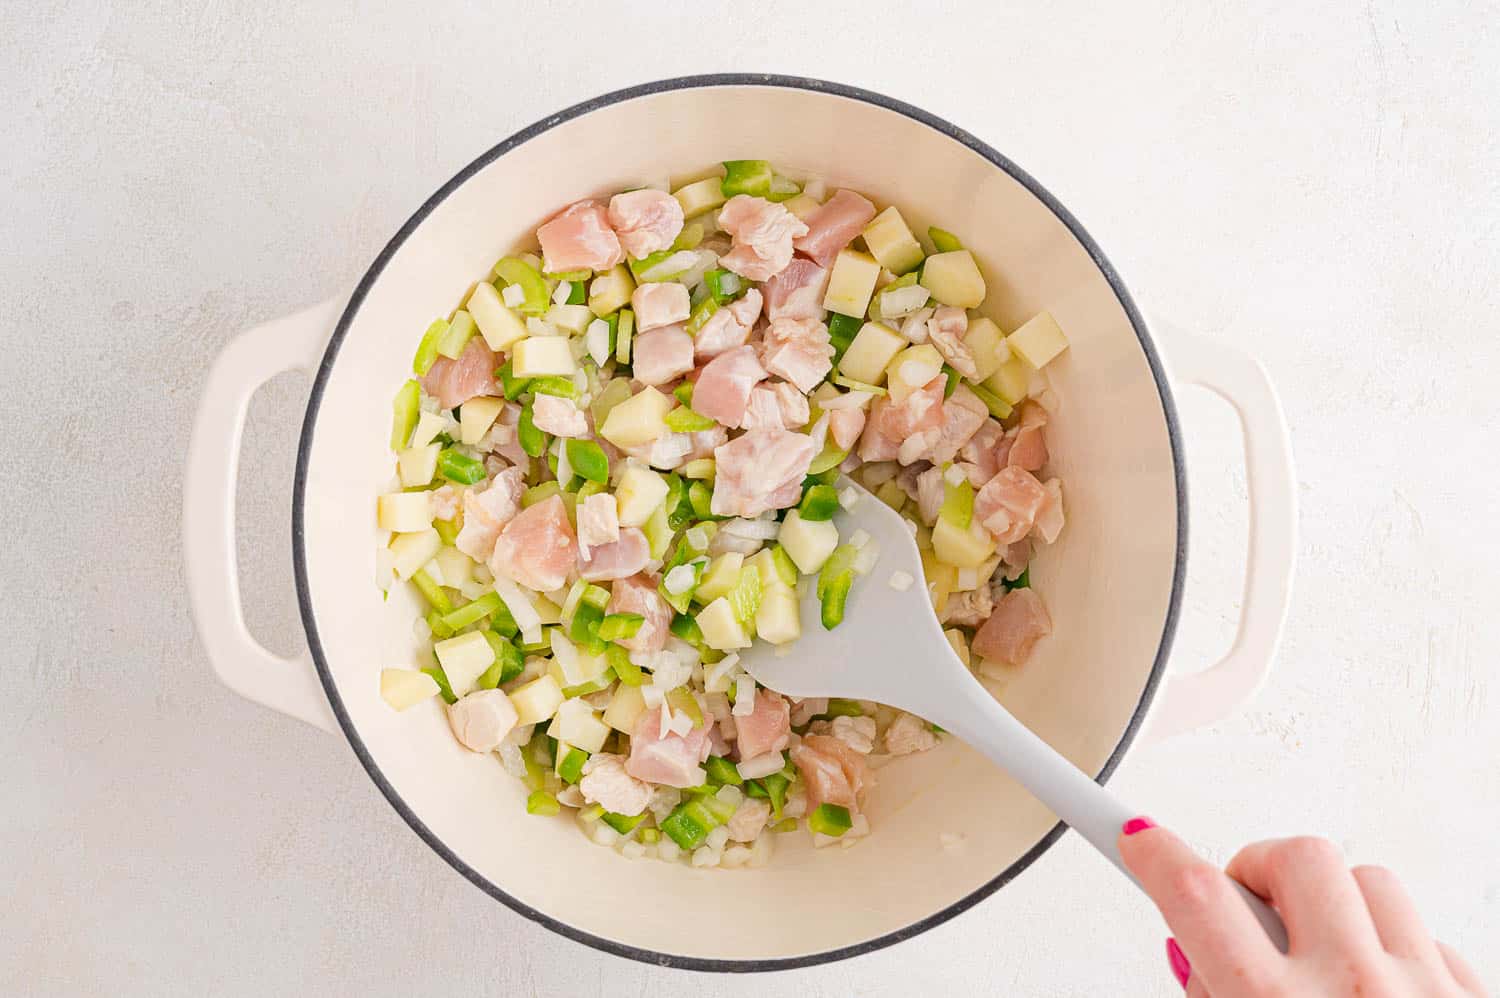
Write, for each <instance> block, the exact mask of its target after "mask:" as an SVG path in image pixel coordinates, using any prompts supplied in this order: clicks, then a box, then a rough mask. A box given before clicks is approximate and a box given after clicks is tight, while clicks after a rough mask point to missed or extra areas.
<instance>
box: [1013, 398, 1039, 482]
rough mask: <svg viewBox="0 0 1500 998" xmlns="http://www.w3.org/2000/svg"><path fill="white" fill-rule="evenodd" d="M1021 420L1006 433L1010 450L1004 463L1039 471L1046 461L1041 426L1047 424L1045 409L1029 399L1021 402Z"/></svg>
mask: <svg viewBox="0 0 1500 998" xmlns="http://www.w3.org/2000/svg"><path fill="white" fill-rule="evenodd" d="M1020 413H1021V421H1020V422H1019V423H1017V424H1016V425H1015V426H1014V427H1012V428H1011V430H1010V432H1008V433H1007V434H1006V436H1007V437H1008V438H1010V451H1009V453H1008V454H1007V455H1006V458H1005V463H1006V465H1007V466H1008V467H1012V468H1024V469H1025V470H1027V471H1040V470H1041V469H1042V465H1044V464H1046V463H1047V439H1046V437H1045V435H1044V430H1043V427H1045V426H1046V425H1047V410H1046V409H1043V408H1042V407H1041V406H1040V405H1038V404H1037V403H1035V402H1032V401H1030V400H1027V401H1025V402H1022V403H1021V408H1020Z"/></svg>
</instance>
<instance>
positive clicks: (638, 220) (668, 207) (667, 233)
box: [609, 188, 682, 260]
mask: <svg viewBox="0 0 1500 998" xmlns="http://www.w3.org/2000/svg"><path fill="white" fill-rule="evenodd" d="M609 224H610V226H611V227H612V228H613V229H614V230H615V235H617V236H619V237H620V245H621V246H623V247H624V248H625V252H626V253H629V254H630V255H631V256H632V257H634V258H635V259H637V260H639V259H641V258H642V257H645V256H649V255H650V254H652V253H656V252H658V251H660V250H665V249H671V248H672V244H673V243H674V242H676V241H677V237H678V235H680V234H681V233H682V203H681V202H679V201H678V200H677V199H676V198H674V197H673V196H672V195H670V194H668V193H667V192H666V191H657V190H651V189H649V188H647V189H643V190H639V191H626V192H625V193H624V194H616V195H615V196H614V197H612V198H610V199H609Z"/></svg>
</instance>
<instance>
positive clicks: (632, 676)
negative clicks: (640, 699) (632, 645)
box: [604, 644, 646, 686]
mask: <svg viewBox="0 0 1500 998" xmlns="http://www.w3.org/2000/svg"><path fill="white" fill-rule="evenodd" d="M604 655H605V659H606V661H608V662H609V667H610V669H611V670H612V671H613V672H614V674H615V678H616V679H618V680H619V681H620V682H622V683H624V684H625V685H626V686H640V685H641V684H642V683H644V682H645V681H646V674H645V673H644V672H642V671H641V667H640V666H638V665H636V664H635V663H634V662H632V661H631V660H630V652H629V651H627V650H626V649H624V648H623V647H621V646H620V645H613V644H612V645H610V646H609V647H608V648H606V649H604Z"/></svg>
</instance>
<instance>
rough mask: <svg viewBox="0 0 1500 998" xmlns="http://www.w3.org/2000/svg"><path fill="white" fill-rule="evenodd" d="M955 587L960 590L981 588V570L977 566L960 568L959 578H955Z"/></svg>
mask: <svg viewBox="0 0 1500 998" xmlns="http://www.w3.org/2000/svg"><path fill="white" fill-rule="evenodd" d="M953 588H954V589H955V590H956V591H958V592H971V591H972V590H975V589H978V588H979V570H978V569H977V568H960V569H959V570H958V575H957V578H956V579H955V580H954V583H953Z"/></svg>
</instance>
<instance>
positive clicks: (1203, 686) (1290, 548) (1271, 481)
mask: <svg viewBox="0 0 1500 998" xmlns="http://www.w3.org/2000/svg"><path fill="white" fill-rule="evenodd" d="M1152 328H1153V330H1154V331H1157V332H1159V333H1160V334H1161V335H1162V338H1163V340H1164V341H1165V342H1166V344H1167V346H1168V350H1169V356H1170V358H1171V360H1170V369H1171V371H1172V374H1173V375H1174V380H1176V381H1177V382H1178V383H1182V384H1194V385H1199V386H1201V387H1203V388H1207V389H1208V390H1209V391H1211V392H1213V393H1214V394H1215V395H1218V396H1219V397H1220V398H1222V399H1224V401H1226V402H1228V403H1229V404H1230V405H1231V406H1233V407H1234V410H1235V412H1236V413H1237V414H1238V416H1239V421H1240V427H1241V430H1242V434H1243V440H1244V445H1245V482H1246V489H1247V492H1248V494H1249V497H1250V531H1249V547H1248V550H1247V552H1246V558H1245V588H1244V592H1243V596H1242V598H1241V611H1240V623H1239V631H1238V633H1237V634H1236V635H1235V639H1234V644H1233V645H1232V646H1231V647H1230V649H1229V653H1228V654H1226V655H1225V656H1224V658H1223V659H1221V660H1220V661H1218V662H1216V663H1215V664H1213V665H1211V666H1209V667H1208V668H1207V669H1205V670H1203V671H1202V672H1195V673H1189V674H1187V675H1177V676H1171V677H1169V679H1168V681H1167V683H1166V685H1165V687H1164V688H1163V690H1162V692H1161V694H1160V696H1159V697H1158V699H1157V707H1156V709H1155V710H1154V711H1153V712H1152V714H1151V724H1150V726H1149V727H1148V729H1147V731H1146V739H1147V741H1148V742H1157V741H1161V740H1163V739H1166V738H1170V737H1171V736H1173V735H1176V734H1181V733H1182V732H1185V731H1190V730H1192V729H1194V728H1199V727H1202V726H1203V725H1205V724H1211V723H1212V722H1214V721H1217V720H1220V719H1222V718H1224V717H1227V716H1229V714H1230V713H1231V712H1232V711H1233V710H1234V709H1235V708H1237V707H1239V706H1240V705H1241V704H1243V703H1245V702H1246V701H1247V700H1249V699H1250V697H1251V696H1253V695H1254V694H1255V692H1256V690H1257V689H1259V688H1260V686H1261V684H1262V683H1263V682H1264V681H1265V679H1266V676H1267V675H1269V674H1270V671H1271V664H1272V662H1273V661H1274V659H1275V657H1276V648H1277V646H1278V645H1279V644H1280V643H1281V630H1282V625H1283V624H1284V623H1285V622H1286V615H1287V607H1288V605H1289V603H1290V601H1291V593H1292V575H1293V569H1294V566H1295V563H1296V557H1297V483H1296V476H1295V473H1294V471H1293V466H1292V448H1291V442H1290V439H1289V437H1288V434H1287V428H1286V418H1285V416H1284V414H1283V413H1282V410H1281V401H1280V399H1278V398H1277V396H1276V389H1275V388H1274V387H1273V386H1272V384H1271V379H1270V378H1269V377H1268V376H1267V374H1266V371H1265V368H1263V367H1262V366H1261V365H1260V363H1259V362H1258V361H1257V360H1255V358H1253V357H1251V356H1250V355H1249V354H1247V353H1245V352H1243V351H1241V350H1239V349H1238V348H1236V347H1233V346H1230V345H1229V344H1227V343H1224V342H1222V341H1219V340H1216V339H1210V338H1208V337H1206V336H1201V335H1198V334H1194V333H1188V332H1185V331H1183V330H1181V329H1178V328H1175V327H1173V326H1171V325H1164V324H1161V323H1154V324H1153V326H1152Z"/></svg>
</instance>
